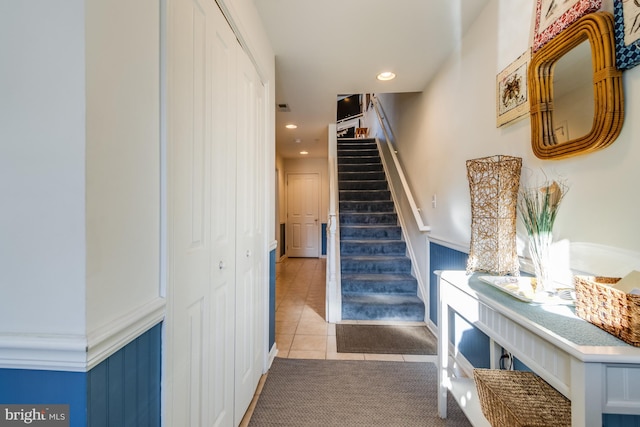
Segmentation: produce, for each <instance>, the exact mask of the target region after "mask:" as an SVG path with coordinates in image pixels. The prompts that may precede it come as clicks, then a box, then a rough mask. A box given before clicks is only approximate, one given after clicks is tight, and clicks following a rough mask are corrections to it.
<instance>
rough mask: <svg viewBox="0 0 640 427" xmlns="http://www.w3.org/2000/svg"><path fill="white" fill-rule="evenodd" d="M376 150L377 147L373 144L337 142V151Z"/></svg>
mask: <svg viewBox="0 0 640 427" xmlns="http://www.w3.org/2000/svg"><path fill="white" fill-rule="evenodd" d="M359 149H362V150H377V149H378V145H377V144H376V143H375V141H374V142H363V143H358V142H355V143H354V142H340V141H338V151H340V150H359Z"/></svg>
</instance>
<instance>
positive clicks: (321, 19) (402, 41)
mask: <svg viewBox="0 0 640 427" xmlns="http://www.w3.org/2000/svg"><path fill="white" fill-rule="evenodd" d="M253 1H254V3H255V5H256V7H257V9H258V13H259V14H260V16H261V19H262V22H263V24H264V26H265V30H266V32H267V35H268V37H269V39H270V41H271V45H272V47H273V50H274V53H275V59H276V66H275V67H276V89H275V92H276V93H275V96H276V104H287V105H288V106H289V108H290V111H289V112H280V111H279V110H278V108H276V151H277V153H278V155H280V156H281V157H284V158H298V157H302V155H301V154H300V151H302V150H306V151H308V152H309V154H308V155H307V157H326V155H327V143H326V141H327V126H328V125H329V124H330V123H334V122H335V120H336V99H337V98H336V96H337V95H339V94H355V93H397V92H419V91H422V90H423V89H424V88H425V86H426V85H427V83H428V82H429V80H430V79H431V78H432V77H433V76H434V74H435V73H436V72H437V70H438V68H439V67H440V65H441V64H442V63H443V61H445V60H446V58H447V57H448V55H449V54H450V53H451V52H452V51H453V50H454V49H455V47H456V45H457V42H458V41H459V40H460V39H461V37H462V35H463V34H464V32H465V30H466V29H467V28H468V27H469V25H470V24H471V23H472V22H473V20H474V19H475V18H476V17H477V16H478V14H479V13H480V11H481V10H482V8H483V7H484V6H485V5H486V4H487V2H488V0H387V1H382V0H320V1H318V0H314V1H311V0H253ZM381 71H393V72H394V73H395V74H396V75H397V77H396V79H394V80H392V81H389V82H380V81H378V80H376V75H377V74H378V73H380V72H381ZM288 123H294V124H296V125H297V126H298V128H297V129H294V130H289V129H286V128H285V125H286V124H288ZM296 141H298V142H296Z"/></svg>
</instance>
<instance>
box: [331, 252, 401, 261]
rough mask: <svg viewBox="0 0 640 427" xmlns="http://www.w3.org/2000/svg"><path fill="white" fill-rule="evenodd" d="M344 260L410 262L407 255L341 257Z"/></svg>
mask: <svg viewBox="0 0 640 427" xmlns="http://www.w3.org/2000/svg"><path fill="white" fill-rule="evenodd" d="M340 258H342V259H343V260H347V261H381V260H385V261H396V260H403V261H404V260H408V259H409V257H407V256H406V255H385V254H380V255H344V256H341V257H340Z"/></svg>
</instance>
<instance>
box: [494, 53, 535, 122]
mask: <svg viewBox="0 0 640 427" xmlns="http://www.w3.org/2000/svg"><path fill="white" fill-rule="evenodd" d="M530 61H531V49H527V50H526V51H525V52H524V53H523V54H522V55H520V56H519V57H518V59H516V60H515V61H513V62H512V63H511V64H509V65H508V66H507V67H506V68H505V69H504V70H502V71H501V72H500V73H498V76H497V77H496V127H502V126H504V125H506V124H511V123H514V122H516V121H518V120H519V119H522V118H524V117H526V115H527V114H528V113H529V90H528V85H527V69H528V68H529V63H530Z"/></svg>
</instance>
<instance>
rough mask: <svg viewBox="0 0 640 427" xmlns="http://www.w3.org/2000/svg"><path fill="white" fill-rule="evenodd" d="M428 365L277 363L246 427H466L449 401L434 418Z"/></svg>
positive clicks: (433, 385)
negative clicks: (441, 414) (442, 415)
mask: <svg viewBox="0 0 640 427" xmlns="http://www.w3.org/2000/svg"><path fill="white" fill-rule="evenodd" d="M436 378H437V369H436V367H435V365H434V364H432V363H422V362H421V363H416V362H374V361H342V360H303V359H281V358H276V359H275V361H274V362H273V365H272V366H271V369H270V370H269V374H268V376H267V380H266V382H265V384H264V388H263V389H262V392H261V393H260V397H259V398H258V402H257V404H256V408H255V410H254V412H253V416H252V417H251V421H250V422H249V426H253V427H259V426H278V427H280V426H295V427H308V426H323V427H326V426H340V427H351V426H354V427H355V426H363V427H364V426H366V427H377V426H380V427H382V426H384V427H391V426H398V427H413V426H416V427H417V426H420V427H425V426H434V427H435V426H456V427H457V426H465V427H466V426H470V425H471V424H470V423H469V421H468V420H467V418H466V417H465V416H464V414H463V413H462V410H461V409H460V408H459V407H458V405H457V404H456V403H455V401H454V400H453V398H452V397H451V396H449V402H448V418H447V419H445V420H443V419H440V418H439V417H438V410H437V398H436V396H437V390H436V389H437V386H436V384H437V383H436Z"/></svg>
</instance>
